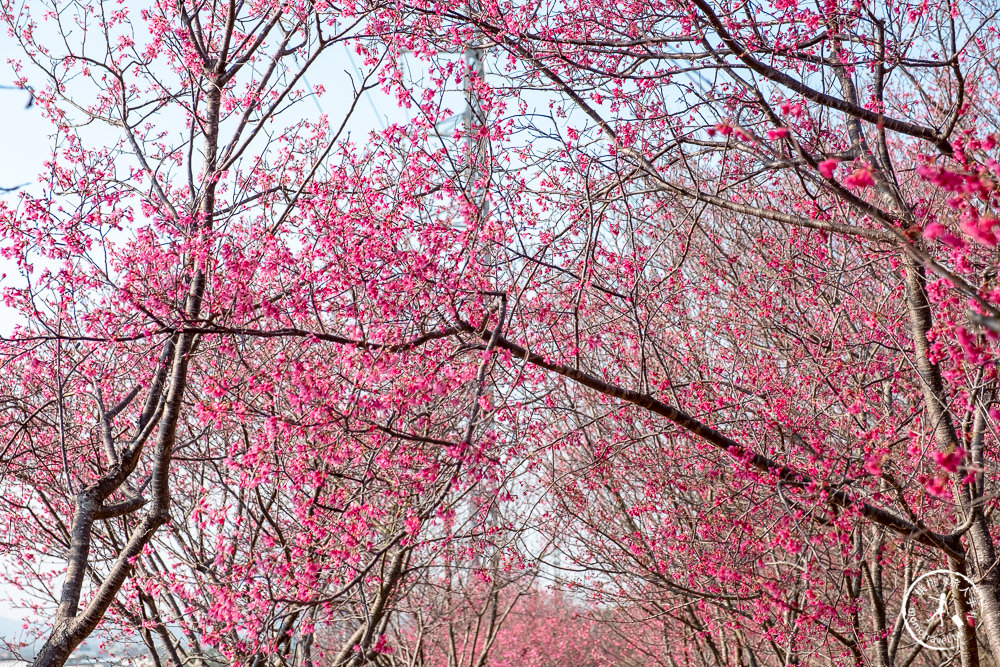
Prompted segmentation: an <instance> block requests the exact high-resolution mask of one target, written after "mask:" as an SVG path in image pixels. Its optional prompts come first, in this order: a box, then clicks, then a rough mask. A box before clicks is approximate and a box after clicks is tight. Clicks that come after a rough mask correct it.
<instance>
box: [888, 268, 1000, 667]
mask: <svg viewBox="0 0 1000 667" xmlns="http://www.w3.org/2000/svg"><path fill="white" fill-rule="evenodd" d="M903 265H904V268H905V284H906V303H907V310H908V312H909V317H910V326H911V333H912V338H913V349H914V356H915V359H914V361H915V363H916V367H917V372H918V374H919V375H920V384H921V389H922V391H923V394H924V403H925V406H926V410H927V417H928V423H930V424H931V425H932V428H933V429H934V431H933V432H934V440H935V442H936V444H937V446H938V447H939V448H940V449H941V450H943V451H951V450H953V449H954V448H957V447H959V446H961V445H960V441H959V438H958V434H957V432H956V430H955V425H954V421H953V419H952V415H951V412H950V410H949V409H948V407H947V406H948V398H947V395H946V393H945V390H944V382H943V380H942V378H941V370H940V368H939V367H938V365H937V364H935V363H933V362H931V360H930V357H929V356H928V352H929V350H930V345H929V343H928V340H927V333H928V332H929V331H930V328H931V326H932V324H933V316H932V314H931V307H930V302H929V301H928V299H927V291H926V276H925V272H924V267H923V266H922V265H921V264H919V263H918V262H917V260H915V259H913V258H912V257H909V256H908V255H904V258H903ZM971 486H972V485H965V486H964V488H963V489H962V490H960V491H959V493H958V495H959V500H960V502H961V504H962V506H963V509H964V511H965V512H966V513H967V514H966V515H967V516H968V514H971V515H972V524H971V527H970V529H969V532H968V533H967V534H966V536H965V537H966V541H967V542H969V543H970V544H969V547H970V548H967V550H966V551H967V561H968V562H969V564H970V565H971V566H972V570H973V572H974V573H975V575H976V579H977V581H976V584H977V585H976V593H977V597H978V602H979V613H978V617H979V619H978V620H979V626H980V628H981V629H982V631H983V633H984V634H985V637H986V639H987V641H988V643H989V649H990V653H991V654H992V655H993V661H994V662H996V661H997V655H996V651H997V649H998V648H1000V578H998V576H997V571H996V567H995V561H996V552H995V549H994V547H993V539H992V536H991V535H990V530H989V525H988V524H987V521H986V517H985V515H984V514H983V512H982V509H981V507H980V506H979V505H978V503H976V502H975V499H976V492H975V491H973V489H972V488H970V487H971ZM960 565H962V566H964V565H965V564H964V563H961V564H960ZM963 657H964V656H963Z"/></svg>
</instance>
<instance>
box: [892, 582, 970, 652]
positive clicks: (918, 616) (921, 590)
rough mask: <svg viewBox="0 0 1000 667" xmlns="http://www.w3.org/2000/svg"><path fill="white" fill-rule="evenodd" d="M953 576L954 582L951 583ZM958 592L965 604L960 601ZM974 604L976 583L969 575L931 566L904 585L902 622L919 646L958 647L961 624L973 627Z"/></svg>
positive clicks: (960, 636) (934, 647) (951, 648)
mask: <svg viewBox="0 0 1000 667" xmlns="http://www.w3.org/2000/svg"><path fill="white" fill-rule="evenodd" d="M953 577H954V579H957V581H958V585H957V586H953V585H952V582H953ZM959 595H961V596H962V598H963V602H964V604H959V602H960V601H959V599H958V597H957V596H959ZM962 608H964V609H965V610H966V611H965V612H964V613H963V612H962ZM975 608H976V585H975V584H974V583H972V580H971V579H969V578H968V577H966V576H965V575H962V574H958V573H957V572H951V571H950V570H933V571H931V572H928V573H927V574H922V575H920V576H919V577H917V579H916V580H915V581H914V582H913V583H912V584H910V587H909V588H908V589H906V595H905V596H904V597H903V623H904V624H905V625H906V630H907V632H909V633H910V636H911V637H913V638H914V639H915V640H916V641H917V643H918V644H920V645H921V646H923V647H925V648H929V649H931V650H933V651H950V650H953V649H956V648H958V646H959V642H960V641H961V638H962V629H963V626H967V627H970V628H974V627H975V624H976V620H975V616H974V615H973V612H974V611H975Z"/></svg>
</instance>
